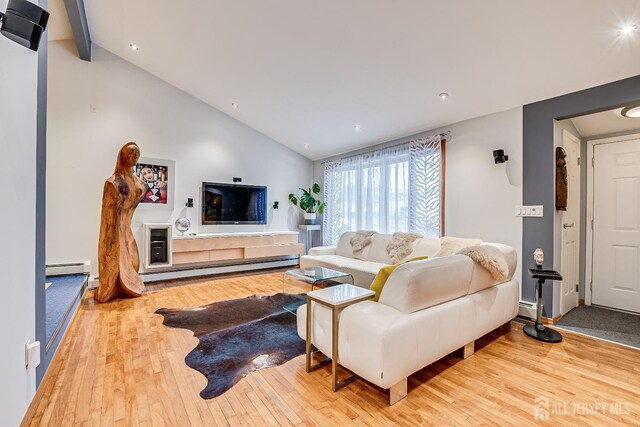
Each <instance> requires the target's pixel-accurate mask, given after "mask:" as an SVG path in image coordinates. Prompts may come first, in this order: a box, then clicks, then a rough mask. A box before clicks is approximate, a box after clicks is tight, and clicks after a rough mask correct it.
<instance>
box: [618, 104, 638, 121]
mask: <svg viewBox="0 0 640 427" xmlns="http://www.w3.org/2000/svg"><path fill="white" fill-rule="evenodd" d="M620 114H622V116H623V117H627V118H630V119H639V118H640V104H636V105H632V106H630V107H625V108H623V109H622V111H621V112H620Z"/></svg>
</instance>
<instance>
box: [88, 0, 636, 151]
mask: <svg viewBox="0 0 640 427" xmlns="http://www.w3.org/2000/svg"><path fill="white" fill-rule="evenodd" d="M85 7H86V11H87V16H88V20H89V28H90V31H91V36H92V40H93V41H94V42H95V43H97V44H98V45H100V46H102V47H104V48H106V49H108V50H110V51H112V52H113V53H115V54H117V55H119V56H121V57H123V58H125V59H126V60H128V61H130V62H132V63H134V64H136V65H138V66H139V67H141V68H142V69H144V70H146V71H148V72H150V73H151V74H154V75H156V76H157V77H159V78H161V79H163V80H165V81H167V82H169V83H171V84H172V85H174V86H176V87H178V88H180V89H182V90H184V91H185V92H187V93H189V94H191V95H193V96H195V97H197V98H199V99H201V100H202V101H204V102H206V103H207V104H210V105H211V106H213V107H215V108H217V109H219V110H222V111H224V112H225V113H227V114H229V115H230V116H232V117H234V118H236V119H237V120H239V121H241V122H243V123H245V124H247V125H249V126H251V127H253V128H254V129H256V130H258V131H260V132H262V133H264V134H266V135H268V136H269V137H271V138H273V139H275V140H276V141H278V142H280V143H282V144H284V145H287V146H289V147H291V148H292V149H293V150H295V151H297V152H299V153H301V154H303V155H305V156H307V157H309V158H311V159H319V158H323V157H326V156H329V155H332V154H337V153H340V152H345V151H349V150H353V149H356V148H360V147H362V146H365V145H369V144H373V143H377V142H383V141H387V140H391V139H394V138H397V137H401V136H406V135H410V134H413V133H416V132H419V131H423V130H428V129H432V128H435V127H439V126H442V125H446V124H450V123H454V122H457V121H460V120H464V119H468V118H472V117H477V116H481V115H485V114H489V113H493V112H496V111H502V110H506V109H509V108H513V107H516V106H519V105H523V104H526V103H530V102H534V101H539V100H543V99H547V98H550V97H554V96H558V95H562V94H565V93H569V92H573V91H576V90H580V89H585V88H589V87H593V86H596V85H599V84H603V83H608V82H611V81H615V80H619V79H622V78H626V77H631V76H634V75H638V74H640V2H639V1H638V0H607V1H602V0H563V1H561V2H559V1H555V0H540V1H535V2H524V1H513V0H486V1H473V0H447V1H441V0H403V1H400V2H391V1H383V0H349V1H344V0H324V1H321V2H319V1H313V0H242V1H232V0H227V1H221V0H189V1H188V2H173V1H172V2H169V1H167V0H153V1H151V0H135V1H131V0H109V1H99V0H85ZM630 24H635V25H637V28H638V31H636V32H634V33H632V34H630V35H628V36H626V37H620V36H619V35H618V31H619V29H620V28H622V27H623V26H626V25H630ZM130 44H135V45H137V46H138V47H139V50H138V51H134V50H132V49H131V48H130ZM441 92H448V93H449V94H450V96H449V98H447V99H445V100H442V99H440V98H439V97H438V94H439V93H441ZM232 103H236V104H238V106H239V107H238V108H235V107H233V106H232ZM356 124H358V125H359V126H360V127H361V129H360V130H359V131H356V130H355V129H354V125H356ZM305 144H307V145H308V148H305Z"/></svg>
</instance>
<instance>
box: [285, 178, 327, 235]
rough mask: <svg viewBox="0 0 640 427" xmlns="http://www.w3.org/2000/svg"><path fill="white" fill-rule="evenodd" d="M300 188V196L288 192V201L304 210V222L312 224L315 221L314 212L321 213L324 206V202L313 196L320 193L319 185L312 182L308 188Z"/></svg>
mask: <svg viewBox="0 0 640 427" xmlns="http://www.w3.org/2000/svg"><path fill="white" fill-rule="evenodd" d="M300 190H301V191H302V194H301V195H300V197H299V198H298V197H296V195H295V194H293V193H290V194H289V201H290V202H291V203H292V204H293V205H295V206H299V207H300V209H302V210H303V211H304V223H305V224H307V225H314V224H315V223H316V212H317V213H319V214H320V215H322V214H323V213H324V208H325V204H324V203H323V202H321V201H320V200H319V199H316V197H315V196H319V194H320V185H319V184H318V183H314V184H313V186H311V188H309V189H308V190H305V189H304V188H300Z"/></svg>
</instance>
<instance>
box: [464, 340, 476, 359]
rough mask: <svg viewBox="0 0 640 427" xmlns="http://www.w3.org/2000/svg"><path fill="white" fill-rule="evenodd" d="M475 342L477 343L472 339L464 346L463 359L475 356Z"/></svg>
mask: <svg viewBox="0 0 640 427" xmlns="http://www.w3.org/2000/svg"><path fill="white" fill-rule="evenodd" d="M474 344H475V341H471V342H470V343H469V344H466V345H465V346H464V348H463V349H462V358H463V359H467V358H469V357H471V356H473V353H474V351H475V349H474Z"/></svg>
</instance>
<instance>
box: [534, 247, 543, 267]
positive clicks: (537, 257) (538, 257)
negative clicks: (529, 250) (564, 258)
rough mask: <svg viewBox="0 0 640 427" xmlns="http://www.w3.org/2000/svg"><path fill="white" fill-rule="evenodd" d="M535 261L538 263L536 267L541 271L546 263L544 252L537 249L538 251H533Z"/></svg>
mask: <svg viewBox="0 0 640 427" xmlns="http://www.w3.org/2000/svg"><path fill="white" fill-rule="evenodd" d="M533 260H534V261H535V262H536V267H538V268H539V269H541V268H542V264H543V263H544V252H543V251H542V249H541V248H536V250H535V251H533Z"/></svg>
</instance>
